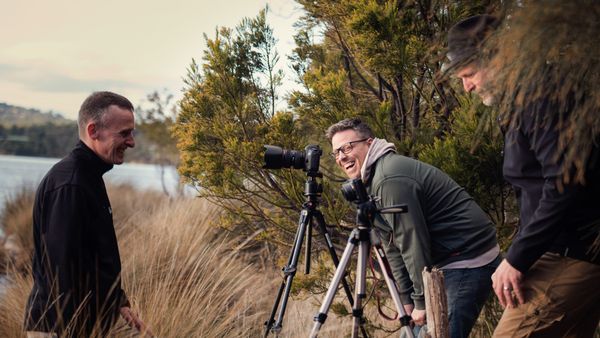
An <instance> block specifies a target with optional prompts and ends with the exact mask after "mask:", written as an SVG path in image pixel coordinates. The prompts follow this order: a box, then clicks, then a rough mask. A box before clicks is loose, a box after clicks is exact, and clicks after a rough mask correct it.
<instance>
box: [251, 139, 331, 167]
mask: <svg viewBox="0 0 600 338" xmlns="http://www.w3.org/2000/svg"><path fill="white" fill-rule="evenodd" d="M264 147H265V165H264V166H263V168H265V169H281V168H294V169H302V170H304V171H307V172H318V171H319V161H320V159H321V155H322V154H323V151H322V150H321V148H320V147H319V146H318V145H308V146H306V148H304V151H302V150H288V149H283V148H281V147H277V146H272V145H265V146H264Z"/></svg>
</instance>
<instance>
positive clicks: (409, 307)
mask: <svg viewBox="0 0 600 338" xmlns="http://www.w3.org/2000/svg"><path fill="white" fill-rule="evenodd" d="M414 308H415V306H414V305H413V304H405V305H404V312H406V314H407V315H409V316H410V315H411V314H412V312H413V309H414Z"/></svg>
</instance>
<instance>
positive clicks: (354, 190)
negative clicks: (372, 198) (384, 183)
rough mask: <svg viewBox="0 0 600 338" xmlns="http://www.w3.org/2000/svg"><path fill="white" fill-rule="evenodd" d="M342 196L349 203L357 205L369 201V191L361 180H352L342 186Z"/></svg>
mask: <svg viewBox="0 0 600 338" xmlns="http://www.w3.org/2000/svg"><path fill="white" fill-rule="evenodd" d="M342 195H344V198H345V199H346V200H347V201H349V202H354V203H357V204H360V203H363V202H366V201H368V200H369V194H368V193H367V189H366V188H365V185H364V184H363V181H362V180H361V179H360V178H355V179H350V180H347V181H346V183H344V184H342Z"/></svg>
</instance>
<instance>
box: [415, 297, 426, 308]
mask: <svg viewBox="0 0 600 338" xmlns="http://www.w3.org/2000/svg"><path fill="white" fill-rule="evenodd" d="M413 301H414V303H415V309H417V310H425V299H413Z"/></svg>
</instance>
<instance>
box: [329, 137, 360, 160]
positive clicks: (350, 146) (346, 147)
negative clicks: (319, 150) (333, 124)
mask: <svg viewBox="0 0 600 338" xmlns="http://www.w3.org/2000/svg"><path fill="white" fill-rule="evenodd" d="M368 139H369V138H363V139H362V140H356V141H350V142H348V143H346V144H344V145H343V146H341V147H339V148H337V149H333V152H331V153H329V155H331V157H333V158H335V159H337V158H338V155H339V154H340V152H342V153H344V154H350V152H351V151H352V149H354V143H360V142H365V141H366V140H368Z"/></svg>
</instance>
